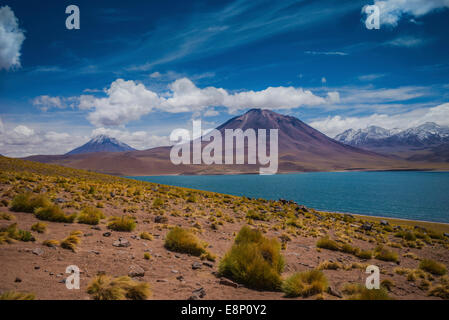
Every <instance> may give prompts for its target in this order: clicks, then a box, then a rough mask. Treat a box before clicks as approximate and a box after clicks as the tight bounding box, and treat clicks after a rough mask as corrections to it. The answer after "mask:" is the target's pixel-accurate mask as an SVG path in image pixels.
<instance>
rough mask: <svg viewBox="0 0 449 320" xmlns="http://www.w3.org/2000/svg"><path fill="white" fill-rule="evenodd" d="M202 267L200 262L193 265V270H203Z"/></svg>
mask: <svg viewBox="0 0 449 320" xmlns="http://www.w3.org/2000/svg"><path fill="white" fill-rule="evenodd" d="M201 267H202V264H201V263H199V262H194V263H192V269H193V270H197V269H201Z"/></svg>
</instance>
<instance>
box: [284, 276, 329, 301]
mask: <svg viewBox="0 0 449 320" xmlns="http://www.w3.org/2000/svg"><path fill="white" fill-rule="evenodd" d="M327 287H328V284H327V279H326V276H325V275H324V273H323V272H321V271H319V270H311V271H305V272H300V273H295V274H293V275H292V276H290V277H289V278H287V279H286V280H285V281H284V283H283V284H282V291H283V292H284V293H285V295H286V296H287V297H299V296H301V297H304V298H305V297H309V296H313V295H315V294H319V293H322V292H324V291H326V289H327Z"/></svg>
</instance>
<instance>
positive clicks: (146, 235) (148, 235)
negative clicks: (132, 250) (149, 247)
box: [140, 231, 153, 241]
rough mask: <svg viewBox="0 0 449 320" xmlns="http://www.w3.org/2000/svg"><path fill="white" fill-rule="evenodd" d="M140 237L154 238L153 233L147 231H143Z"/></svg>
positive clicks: (145, 238)
mask: <svg viewBox="0 0 449 320" xmlns="http://www.w3.org/2000/svg"><path fill="white" fill-rule="evenodd" d="M140 239H144V240H150V241H151V240H153V235H152V234H151V233H148V232H146V231H144V232H142V233H141V234H140Z"/></svg>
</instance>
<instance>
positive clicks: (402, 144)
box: [335, 122, 449, 162]
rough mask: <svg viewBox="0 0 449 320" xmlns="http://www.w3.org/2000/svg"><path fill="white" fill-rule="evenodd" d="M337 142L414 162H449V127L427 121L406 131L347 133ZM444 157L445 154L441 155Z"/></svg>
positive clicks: (377, 129) (385, 130) (338, 137)
mask: <svg viewBox="0 0 449 320" xmlns="http://www.w3.org/2000/svg"><path fill="white" fill-rule="evenodd" d="M335 140H338V141H340V142H342V143H345V144H348V145H351V146H356V147H359V148H363V149H365V150H371V151H375V152H379V153H384V154H390V155H396V156H399V157H402V158H405V159H408V160H412V161H431V162H448V160H446V159H447V156H446V155H447V154H448V153H449V147H448V146H449V127H445V126H440V125H438V124H436V123H434V122H426V123H424V124H422V125H419V126H417V127H413V128H409V129H406V130H403V131H398V130H387V129H384V128H380V127H373V126H371V127H368V128H366V129H359V130H353V129H349V130H346V131H344V132H342V133H340V134H338V135H337V136H335ZM441 154H444V155H443V156H441Z"/></svg>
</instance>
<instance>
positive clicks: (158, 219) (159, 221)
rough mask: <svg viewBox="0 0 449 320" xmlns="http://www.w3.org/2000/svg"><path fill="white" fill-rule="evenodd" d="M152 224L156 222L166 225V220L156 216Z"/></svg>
mask: <svg viewBox="0 0 449 320" xmlns="http://www.w3.org/2000/svg"><path fill="white" fill-rule="evenodd" d="M154 222H156V223H167V222H168V218H167V217H164V216H156V217H155V218H154Z"/></svg>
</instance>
